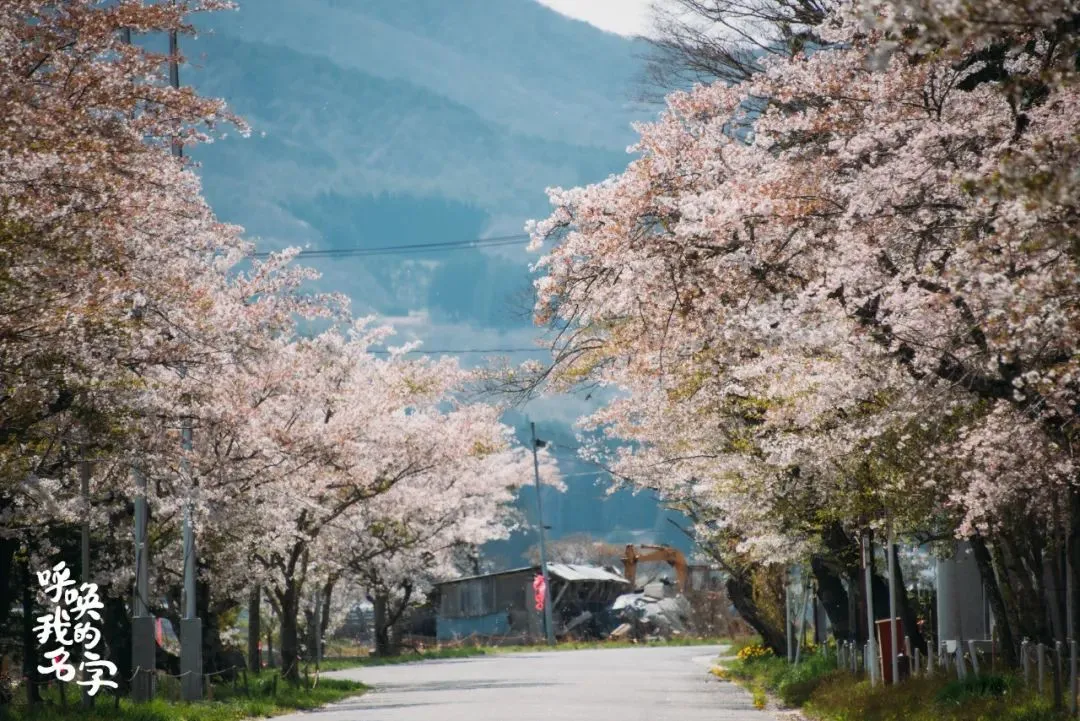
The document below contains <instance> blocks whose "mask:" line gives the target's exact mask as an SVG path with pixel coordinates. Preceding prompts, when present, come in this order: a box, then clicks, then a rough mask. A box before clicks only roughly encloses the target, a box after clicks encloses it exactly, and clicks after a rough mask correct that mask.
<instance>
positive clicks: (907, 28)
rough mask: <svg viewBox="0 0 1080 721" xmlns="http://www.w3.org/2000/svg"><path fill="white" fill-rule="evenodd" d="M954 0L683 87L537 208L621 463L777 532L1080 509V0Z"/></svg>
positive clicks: (748, 541) (548, 278)
mask: <svg viewBox="0 0 1080 721" xmlns="http://www.w3.org/2000/svg"><path fill="white" fill-rule="evenodd" d="M938 5H939V4H938V3H934V2H930V3H925V4H917V3H910V4H902V3H901V4H895V5H893V4H889V3H878V4H858V3H846V4H843V5H842V6H841V7H839V8H838V10H837V11H836V12H835V13H834V14H832V15H830V16H828V17H827V18H826V19H825V20H824V21H823V23H822V24H821V26H819V27H818V28H817V30H816V32H818V33H819V34H820V37H821V38H822V39H823V40H824V41H828V42H832V43H834V45H833V46H831V47H823V48H820V49H818V50H816V51H815V52H812V53H809V54H806V55H802V54H797V55H795V56H793V57H791V58H784V57H774V58H771V59H762V60H761V65H762V72H761V73H759V74H755V75H752V76H750V77H748V78H747V79H745V80H743V81H742V82H738V83H733V84H731V85H721V84H714V85H710V86H702V87H698V88H696V89H694V90H693V91H691V92H677V93H673V94H672V95H671V96H669V98H668V110H667V111H666V112H665V113H664V114H663V115H662V116H661V117H660V119H659V120H658V121H656V122H654V123H650V124H644V125H642V126H640V128H639V130H640V133H641V140H640V142H639V144H638V145H637V147H636V149H637V151H638V152H639V153H640V157H639V158H638V159H637V160H634V161H633V162H631V163H630V165H629V166H628V168H627V170H626V171H625V172H624V173H622V174H621V175H618V176H615V177H613V178H611V179H609V180H608V181H605V182H604V183H601V184H598V185H594V186H589V187H586V188H577V189H572V190H562V189H554V190H552V191H550V195H551V199H552V203H553V206H554V211H553V213H552V215H551V216H550V217H549V218H547V219H546V220H544V221H541V222H540V223H537V224H535V225H534V226H532V228H531V230H532V233H533V236H534V247H537V248H539V247H541V246H542V245H543V244H544V243H546V242H549V241H551V242H552V243H553V244H552V245H551V247H550V248H549V249H548V251H547V254H546V255H544V256H543V257H542V258H541V259H540V261H539V262H538V263H537V269H538V271H539V272H540V273H541V277H540V278H539V279H538V281H537V284H536V287H537V292H538V303H537V306H536V317H537V321H538V322H539V323H541V324H544V325H548V326H550V327H551V328H552V329H553V336H552V338H553V340H552V345H553V350H554V354H555V363H554V365H553V367H552V368H549V369H545V371H544V373H545V376H546V378H547V379H548V380H550V381H552V382H553V385H554V387H555V388H562V389H565V388H567V387H572V386H574V385H576V384H578V383H581V382H589V383H594V384H600V385H607V386H612V387H615V388H618V389H620V390H621V391H622V393H620V394H617V395H616V397H615V400H613V401H611V402H609V403H607V404H606V405H605V406H604V407H603V408H602V409H601V410H600V411H598V412H597V413H595V414H593V415H592V416H590V417H589V418H587V419H584V421H583V425H584V428H585V429H586V430H590V431H595V432H599V433H601V434H603V435H606V436H607V437H609V438H613V439H626V440H631V441H633V442H634V443H633V444H630V445H625V446H623V447H622V448H621V449H620V450H619V451H618V452H617V453H616V454H615V455H614V456H613V457H610V458H606V459H605V462H607V463H610V464H611V467H612V468H613V469H614V470H615V471H616V472H617V473H618V474H619V475H620V476H622V477H625V478H628V479H630V481H631V482H632V483H634V484H637V485H645V486H648V487H652V488H656V489H657V490H658V491H659V492H660V493H661V494H662V495H666V497H668V498H670V499H673V500H674V501H675V502H676V503H684V504H686V505H689V504H690V503H692V504H693V506H694V508H695V510H697V511H698V512H701V513H703V514H704V520H705V521H706V524H705V526H706V528H710V529H715V532H723V533H729V532H731V531H734V532H735V533H736V534H737V536H738V537H739V538H741V539H742V540H741V543H740V544H739V548H738V549H737V550H738V551H740V552H746V553H749V554H751V555H752V556H756V557H758V558H760V559H763V560H771V561H779V562H789V561H791V560H794V559H797V558H806V557H807V556H808V555H813V554H815V553H818V552H820V551H821V550H822V548H823V545H826V542H827V538H828V535H829V534H827V533H824V532H825V531H828V530H829V529H836V528H837V527H839V529H840V530H842V531H843V533H844V534H845V535H847V536H848V537H853V538H854V537H857V534H859V533H861V532H862V531H863V529H866V528H875V527H876V528H879V529H880V528H881V527H882V526H883V525H884V524H885V522H886V521H889V522H891V523H893V525H894V526H899V527H900V528H901V531H902V532H904V533H908V534H913V535H917V536H918V535H922V536H925V537H941V535H942V534H944V535H951V534H956V535H958V536H961V537H966V538H969V539H972V540H973V541H974V542H976V544H977V545H978V544H985V543H989V545H990V546H992V548H993V549H994V550H993V552H994V553H999V554H1000V555H1001V560H1000V562H999V563H997V566H998V568H999V569H1002V570H1004V565H1005V563H1006V561H1007V559H1008V558H1009V557H1010V555H1015V554H1024V553H1035V556H1038V555H1039V554H1040V553H1041V552H1039V551H1033V549H1032V547H1031V546H1030V545H1027V544H1026V543H1025V544H1021V545H1018V546H1016V548H1012V546H1013V545H1015V544H1018V543H1019V542H1020V540H1021V539H1023V538H1028V537H1029V535H1027V534H1029V533H1030V531H1031V530H1032V528H1035V529H1039V534H1041V537H1042V538H1043V539H1044V540H1045V542H1046V543H1048V544H1049V547H1050V548H1051V549H1052V551H1051V552H1052V553H1060V552H1061V550H1062V548H1063V546H1062V545H1061V542H1060V539H1059V536H1060V534H1059V532H1058V531H1057V530H1056V529H1057V528H1058V527H1059V526H1063V525H1064V526H1071V525H1072V524H1073V523H1074V522H1075V521H1074V520H1072V519H1075V518H1076V513H1075V511H1074V510H1072V504H1073V503H1074V500H1069V501H1068V502H1062V501H1061V500H1060V499H1062V498H1063V497H1064V498H1069V499H1075V498H1076V493H1075V486H1074V484H1075V476H1076V474H1075V470H1074V468H1073V465H1072V463H1073V462H1072V460H1071V452H1070V448H1071V446H1072V440H1073V433H1074V431H1073V430H1072V428H1073V421H1074V419H1075V415H1076V405H1077V395H1076V393H1077V376H1076V362H1077V357H1076V354H1075V343H1076V331H1077V328H1076V325H1075V319H1076V318H1077V317H1080V316H1078V315H1077V313H1076V308H1075V298H1076V293H1075V290H1076V284H1077V281H1078V274H1077V268H1076V254H1075V252H1073V243H1074V241H1075V238H1076V230H1077V222H1076V221H1077V213H1076V210H1077V209H1076V202H1075V199H1076V197H1080V196H1078V195H1077V193H1076V181H1077V178H1076V175H1075V172H1074V168H1075V167H1076V166H1077V163H1076V160H1077V157H1076V152H1077V135H1076V131H1075V123H1074V121H1073V117H1074V115H1073V113H1074V107H1075V103H1076V102H1077V100H1078V95H1077V92H1076V84H1075V81H1074V79H1073V75H1074V70H1073V69H1072V66H1073V63H1074V62H1075V57H1076V48H1075V45H1074V34H1075V33H1074V29H1073V25H1074V15H1072V14H1071V13H1074V12H1075V8H1072V7H1071V6H1069V5H1068V4H1066V3H1030V4H1026V5H1025V4H1021V5H1017V6H1013V5H1011V4H1010V6H1011V9H1010V10H1008V11H1007V12H1006V11H1005V10H1003V12H1004V13H1005V15H1003V16H1002V17H1006V18H1007V19H1008V20H1009V23H1010V25H1011V26H1013V25H1014V26H1015V27H1010V28H1009V30H1010V31H1011V32H1012V33H1014V34H1008V31H1006V32H1003V30H1002V28H1001V27H993V26H991V25H990V24H988V23H987V19H988V18H989V17H990V16H989V15H980V14H979V12H978V8H975V7H974V6H971V7H969V6H968V5H965V4H959V5H952V4H950V5H949V6H948V7H947V8H940V7H938ZM979 7H981V5H979ZM972 8H974V9H972ZM939 11H940V12H939ZM953 16H955V17H957V18H959V17H962V18H963V19H964V20H963V21H962V22H961V21H959V20H957V21H956V22H953V21H952V20H948V21H947V22H945V21H943V22H939V20H940V19H941V18H946V19H948V18H951V17H953ZM954 19H955V18H954ZM913 23H914V25H912V24H913ZM988 43H989V44H988ZM1004 435H1008V437H1009V439H1010V442H1009V445H1008V446H1007V447H1005V448H1002V447H1001V445H1000V443H1001V440H1002V438H1003V437H1004ZM991 449H994V450H993V451H991ZM1032 461H1034V462H1035V465H1034V467H1032V465H1031V464H1032ZM1021 468H1024V471H1020V469H1021ZM913 496H915V497H916V498H917V499H918V501H917V502H916V503H914V504H912V503H911V498H912V497H913ZM913 509H920V510H922V511H932V512H933V514H932V515H931V514H930V513H926V514H919V513H916V512H913ZM927 519H929V521H928V520H927ZM1018 519H1022V520H1018ZM837 524H839V526H837ZM830 533H831V532H830ZM1040 543H1041V542H1040ZM848 545H850V544H848ZM1036 545H1038V544H1036ZM981 547H982V548H983V549H984V552H983V553H981V557H982V558H983V559H984V561H985V563H983V564H982V565H983V570H984V576H987V577H988V578H991V579H992V578H993V577H994V574H993V572H992V569H991V567H990V562H991V560H990V555H991V552H990V551H986V550H985V549H986V548H987V547H986V546H985V545H983V546H981ZM1053 549H1056V550H1053ZM1035 556H1032V557H1031V560H1032V562H1033V565H1034V567H1041V558H1036V557H1035ZM1015 566H1016V564H1013V567H1015ZM1035 575H1038V574H1035ZM1014 576H1015V574H1013V575H1012V576H1010V575H1009V574H1003V575H1002V577H1005V578H1009V579H1010V580H1009V581H1007V583H1016V584H1021V585H1033V586H1034V588H1036V589H1038V590H1037V591H1036V594H1035V595H1036V596H1038V597H1041V598H1043V599H1052V600H1053V602H1054V604H1055V605H1058V603H1059V602H1060V600H1061V598H1063V597H1062V594H1061V589H1063V585H1061V584H1058V585H1057V591H1054V590H1053V589H1048V588H1046V587H1045V585H1044V583H1043V581H1041V580H1039V579H1036V578H1034V577H1025V578H1022V579H1021V578H1015V577H1014ZM1009 595H1010V594H1008V593H998V594H996V598H995V604H996V607H997V609H996V610H997V611H999V612H1000V613H998V614H997V615H999V616H1001V617H1002V618H1005V617H1006V616H1007V615H1008V612H1009V609H1008V608H1007V607H1006V606H1007V604H1006V602H1005V598H1006V597H1008V596H1009ZM1014 597H1015V596H1014ZM1011 615H1012V618H1013V619H1015V621H1016V625H1014V626H1013V627H1012V628H1011V630H1009V629H1007V630H1006V634H1007V635H1008V636H1009V638H1010V639H1011V640H1012V641H1013V642H1015V641H1016V640H1017V639H1019V638H1020V637H1022V635H1024V634H1026V635H1029V636H1039V637H1042V638H1047V639H1049V637H1050V636H1049V634H1050V629H1048V628H1046V627H1045V625H1042V624H1036V625H1035V626H1032V624H1031V622H1030V620H1028V621H1026V622H1025V621H1024V620H1023V619H1021V618H1020V616H1021V615H1023V614H1020V613H1018V612H1017V609H1015V608H1014V609H1012V614H1011ZM1058 618H1059V621H1057V622H1055V623H1054V629H1053V631H1054V633H1055V635H1057V634H1060V633H1061V632H1062V628H1063V624H1062V623H1061V622H1060V618H1061V615H1060V614H1059V616H1058ZM1025 623H1026V624H1027V625H1026V626H1025ZM1017 626H1023V627H1024V632H1023V633H1021V632H1020V631H1019V630H1018V628H1017ZM1029 630H1030V631H1033V633H1028V631H1029Z"/></svg>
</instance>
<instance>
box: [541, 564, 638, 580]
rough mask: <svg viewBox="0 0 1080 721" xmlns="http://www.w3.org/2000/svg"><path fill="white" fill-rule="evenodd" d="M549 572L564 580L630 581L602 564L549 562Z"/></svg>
mask: <svg viewBox="0 0 1080 721" xmlns="http://www.w3.org/2000/svg"><path fill="white" fill-rule="evenodd" d="M548 574H549V575H552V576H558V577H559V578H561V579H563V580H564V581H616V582H618V583H629V581H627V580H626V579H625V578H623V577H622V575H621V574H618V573H615V572H614V571H611V570H609V569H607V568H601V567H600V566H578V565H574V564H570V563H549V564H548Z"/></svg>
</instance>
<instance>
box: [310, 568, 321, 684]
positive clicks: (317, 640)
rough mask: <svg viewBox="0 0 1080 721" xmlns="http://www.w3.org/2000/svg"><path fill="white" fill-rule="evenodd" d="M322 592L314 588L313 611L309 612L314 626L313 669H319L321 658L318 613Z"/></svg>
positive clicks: (319, 611) (319, 618) (319, 619)
mask: <svg viewBox="0 0 1080 721" xmlns="http://www.w3.org/2000/svg"><path fill="white" fill-rule="evenodd" d="M321 596H322V594H321V593H319V589H318V588H316V589H315V611H314V613H312V614H311V616H312V619H313V621H314V625H315V628H314V629H313V631H314V632H315V670H316V671H317V670H318V669H319V662H320V661H321V660H322V618H321V617H320V613H321V612H322V598H321Z"/></svg>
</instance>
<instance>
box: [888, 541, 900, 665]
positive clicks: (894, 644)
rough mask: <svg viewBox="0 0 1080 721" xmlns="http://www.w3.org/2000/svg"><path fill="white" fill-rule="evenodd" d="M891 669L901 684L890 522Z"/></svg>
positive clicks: (893, 555)
mask: <svg viewBox="0 0 1080 721" xmlns="http://www.w3.org/2000/svg"><path fill="white" fill-rule="evenodd" d="M888 536H889V538H888V542H889V667H890V672H891V673H890V675H891V676H892V682H893V684H897V683H900V678H899V674H900V661H899V658H898V655H897V654H898V653H899V650H900V649H899V648H898V645H899V643H900V639H899V634H898V633H897V629H896V607H897V605H898V604H897V600H896V599H897V597H896V594H897V592H898V591H899V589H898V588H897V587H896V537H895V536H894V535H893V527H892V521H891V520H890V521H889V534H888Z"/></svg>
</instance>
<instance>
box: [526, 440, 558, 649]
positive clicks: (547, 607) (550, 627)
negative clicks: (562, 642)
mask: <svg viewBox="0 0 1080 721" xmlns="http://www.w3.org/2000/svg"><path fill="white" fill-rule="evenodd" d="M529 431H530V433H531V434H532V454H533V475H534V476H535V478H536V512H537V515H538V518H537V524H536V525H537V527H538V528H539V530H540V573H542V574H543V576H544V631H545V633H546V634H547V642H548V645H549V646H554V645H555V623H554V621H553V620H552V612H551V584H550V583H549V582H548V568H547V544H546V543H545V541H544V503H543V500H542V499H541V497H540V459H539V458H538V457H537V455H536V449H537V448H542V447H544V446H545V445H547V444H546V443H545V442H544V441H541V440H537V438H536V424H535V423H532V422H530V423H529Z"/></svg>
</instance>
